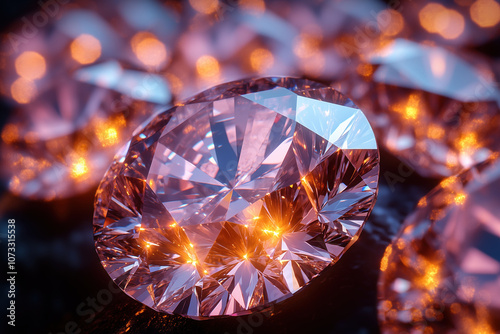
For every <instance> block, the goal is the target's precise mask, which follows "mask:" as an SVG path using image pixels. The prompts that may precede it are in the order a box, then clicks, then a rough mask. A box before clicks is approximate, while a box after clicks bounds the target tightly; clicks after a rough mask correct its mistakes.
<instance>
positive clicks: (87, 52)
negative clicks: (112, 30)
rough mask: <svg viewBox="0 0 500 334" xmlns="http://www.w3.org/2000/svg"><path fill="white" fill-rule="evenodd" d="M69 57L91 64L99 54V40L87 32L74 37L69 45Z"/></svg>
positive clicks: (81, 62)
mask: <svg viewBox="0 0 500 334" xmlns="http://www.w3.org/2000/svg"><path fill="white" fill-rule="evenodd" d="M70 50H71V57H73V59H74V60H76V61H77V62H79V63H80V64H92V63H93V62H95V61H96V60H97V59H98V58H99V57H100V56H101V42H99V40H98V39H97V38H95V37H94V36H92V35H89V34H82V35H80V36H78V37H77V38H75V39H74V40H73V42H71V45H70Z"/></svg>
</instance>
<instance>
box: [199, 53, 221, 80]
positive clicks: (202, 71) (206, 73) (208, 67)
mask: <svg viewBox="0 0 500 334" xmlns="http://www.w3.org/2000/svg"><path fill="white" fill-rule="evenodd" d="M196 70H197V71H198V74H199V75H200V76H201V77H202V78H213V77H216V76H217V75H218V74H219V62H218V61H217V59H215V58H214V57H212V56H208V55H204V56H201V57H200V58H198V60H197V61H196Z"/></svg>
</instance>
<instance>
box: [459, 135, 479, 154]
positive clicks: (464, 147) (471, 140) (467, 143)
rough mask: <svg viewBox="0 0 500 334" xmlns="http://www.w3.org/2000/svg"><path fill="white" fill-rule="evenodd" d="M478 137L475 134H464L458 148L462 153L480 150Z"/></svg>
mask: <svg viewBox="0 0 500 334" xmlns="http://www.w3.org/2000/svg"><path fill="white" fill-rule="evenodd" d="M478 147H479V145H478V142H477V135H476V133H475V132H468V133H465V134H463V135H462V136H461V137H460V139H459V140H458V142H457V148H458V149H459V150H460V151H461V152H467V151H470V150H473V149H476V148H478Z"/></svg>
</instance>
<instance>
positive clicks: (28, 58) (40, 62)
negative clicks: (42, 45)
mask: <svg viewBox="0 0 500 334" xmlns="http://www.w3.org/2000/svg"><path fill="white" fill-rule="evenodd" d="M15 67H16V72H17V74H19V75H20V76H21V77H22V78H24V79H28V80H34V79H39V78H41V77H43V76H44V75H45V71H46V70H47V65H46V64H45V58H43V56H42V55H41V54H39V53H38V52H33V51H26V52H23V53H21V54H20V55H19V57H17V58H16V62H15Z"/></svg>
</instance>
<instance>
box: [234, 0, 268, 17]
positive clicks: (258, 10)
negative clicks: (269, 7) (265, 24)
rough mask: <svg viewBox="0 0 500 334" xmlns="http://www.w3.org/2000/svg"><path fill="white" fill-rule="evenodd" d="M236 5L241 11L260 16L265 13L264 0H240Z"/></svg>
mask: <svg viewBox="0 0 500 334" xmlns="http://www.w3.org/2000/svg"><path fill="white" fill-rule="evenodd" d="M238 5H239V7H240V8H241V9H243V10H246V11H249V12H252V13H254V14H262V13H264V12H265V11H266V4H265V2H264V0H240V1H239V2H238Z"/></svg>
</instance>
